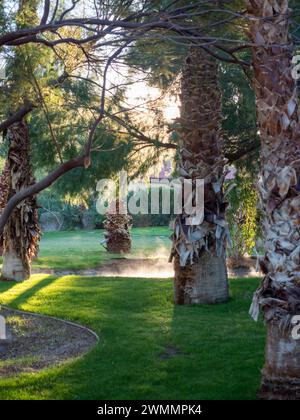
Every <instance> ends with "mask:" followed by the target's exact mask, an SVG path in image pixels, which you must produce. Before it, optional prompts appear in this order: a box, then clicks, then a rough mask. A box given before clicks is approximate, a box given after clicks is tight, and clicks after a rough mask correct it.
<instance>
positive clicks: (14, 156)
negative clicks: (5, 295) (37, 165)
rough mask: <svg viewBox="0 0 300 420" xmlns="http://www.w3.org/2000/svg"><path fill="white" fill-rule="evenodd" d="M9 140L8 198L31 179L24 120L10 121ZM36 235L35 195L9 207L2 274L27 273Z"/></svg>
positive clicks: (18, 277) (12, 276) (13, 276)
mask: <svg viewBox="0 0 300 420" xmlns="http://www.w3.org/2000/svg"><path fill="white" fill-rule="evenodd" d="M7 138H8V140H9V151H8V159H7V162H8V170H9V181H10V182H9V191H8V198H10V197H11V196H13V195H14V194H16V193H17V192H18V191H20V190H22V189H23V188H26V187H28V186H29V185H31V184H33V183H34V178H33V175H32V169H31V165H30V141H29V133H28V126H27V124H26V122H25V121H21V122H17V123H14V124H13V125H12V126H10V128H9V129H8V132H7ZM39 239H40V228H39V224H38V213H37V203H36V198H35V197H34V196H33V197H30V198H27V199H26V200H24V201H23V202H21V203H20V204H19V205H18V206H17V207H16V208H15V209H14V211H13V213H12V215H11V217H10V219H9V221H8V223H7V224H6V226H5V229H4V233H3V248H4V250H3V267H2V277H3V278H6V279H9V280H15V281H22V280H26V279H28V278H29V277H30V271H31V270H30V268H31V261H32V259H33V258H34V257H35V256H36V255H37V252H38V243H39Z"/></svg>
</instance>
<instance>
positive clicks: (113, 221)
mask: <svg viewBox="0 0 300 420" xmlns="http://www.w3.org/2000/svg"><path fill="white" fill-rule="evenodd" d="M119 207H120V204H119V201H117V202H116V209H115V210H116V211H115V212H112V213H110V212H108V213H107V214H106V219H105V221H104V223H103V225H104V228H105V230H106V232H105V239H104V241H103V242H102V244H103V245H104V246H105V248H106V250H107V251H108V252H112V253H115V254H121V253H123V252H124V253H126V252H130V250H131V236H130V227H131V224H132V217H131V216H130V215H128V214H121V213H120V211H119Z"/></svg>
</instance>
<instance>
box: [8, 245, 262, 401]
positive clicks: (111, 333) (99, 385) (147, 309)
mask: <svg viewBox="0 0 300 420" xmlns="http://www.w3.org/2000/svg"><path fill="white" fill-rule="evenodd" d="M70 246H71V244H70ZM58 255H59V250H58ZM75 258H76V257H75ZM257 285H258V280H257V279H239V280H232V281H231V283H230V290H231V298H230V301H229V303H227V304H220V305H201V306H200V305H198V306H197V305H190V306H174V305H173V290H172V282H171V280H166V279H164V280H159V279H140V278H99V277H94V278H92V277H90V278H83V277H79V276H66V277H54V276H50V275H45V274H39V275H33V276H32V278H31V279H30V280H29V281H26V282H24V283H20V284H15V283H3V282H2V283H0V302H1V303H3V304H6V305H9V306H11V307H14V308H19V309H23V310H27V311H33V312H40V313H43V314H48V315H54V316H57V317H60V318H64V319H68V320H73V321H76V322H79V323H81V324H83V325H86V326H88V327H90V328H92V329H94V330H95V331H96V332H97V333H98V335H99V336H100V342H99V344H98V345H97V346H96V347H95V348H94V349H93V350H92V351H91V352H90V353H89V354H87V355H86V356H84V357H81V358H80V359H77V360H75V361H73V362H70V363H68V364H65V365H62V366H60V367H55V368H50V369H47V370H44V371H42V372H40V373H28V374H23V375H21V376H17V377H11V378H1V379H0V398H1V399H200V400H201V399H255V397H256V391H257V389H258V387H259V381H260V369H261V367H262V364H263V348H264V335H265V333H264V328H263V325H262V323H260V322H259V323H255V322H253V321H252V320H251V319H250V318H249V315H248V309H249V305H250V301H251V297H252V293H253V291H254V290H255V288H256V287H257ZM169 347H171V348H176V349H177V351H178V352H180V353H179V354H177V355H175V356H173V357H170V358H167V359H163V358H161V354H163V353H164V352H165V348H169Z"/></svg>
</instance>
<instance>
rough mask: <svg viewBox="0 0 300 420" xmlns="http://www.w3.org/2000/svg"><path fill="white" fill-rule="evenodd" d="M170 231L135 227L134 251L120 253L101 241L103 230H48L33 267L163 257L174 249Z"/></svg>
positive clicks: (76, 267) (95, 264)
mask: <svg viewBox="0 0 300 420" xmlns="http://www.w3.org/2000/svg"><path fill="white" fill-rule="evenodd" d="M170 234H171V232H170V230H169V228H168V227H155V228H152V227H151V228H133V229H132V240H133V246H132V252H131V253H130V254H122V255H120V256H118V255H116V254H110V253H108V252H107V251H106V250H105V249H104V247H103V246H102V245H101V244H100V242H101V240H102V239H103V238H104V231H103V230H92V231H84V230H81V231H66V232H46V233H44V235H43V236H42V239H41V243H40V252H39V257H38V258H37V259H36V260H35V261H34V262H33V268H38V269H40V270H43V269H53V270H57V271H63V270H80V269H89V268H91V269H93V268H96V267H99V266H101V264H103V263H104V262H105V261H108V260H110V259H112V258H124V257H126V256H127V257H131V258H147V257H153V256H157V257H159V256H162V255H167V254H168V252H169V250H170V247H171V241H170V240H169V236H170ZM0 262H1V263H2V258H1V259H0Z"/></svg>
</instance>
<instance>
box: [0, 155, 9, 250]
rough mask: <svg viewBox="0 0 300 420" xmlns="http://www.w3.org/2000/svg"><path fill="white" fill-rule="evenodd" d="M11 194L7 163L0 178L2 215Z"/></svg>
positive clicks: (0, 243) (0, 247)
mask: <svg viewBox="0 0 300 420" xmlns="http://www.w3.org/2000/svg"><path fill="white" fill-rule="evenodd" d="M8 192H9V167H8V162H7V161H6V162H5V165H4V168H3V171H2V174H1V176H0V215H1V213H2V212H3V210H4V209H5V207H6V204H7V197H8ZM2 253H3V235H0V255H2Z"/></svg>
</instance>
